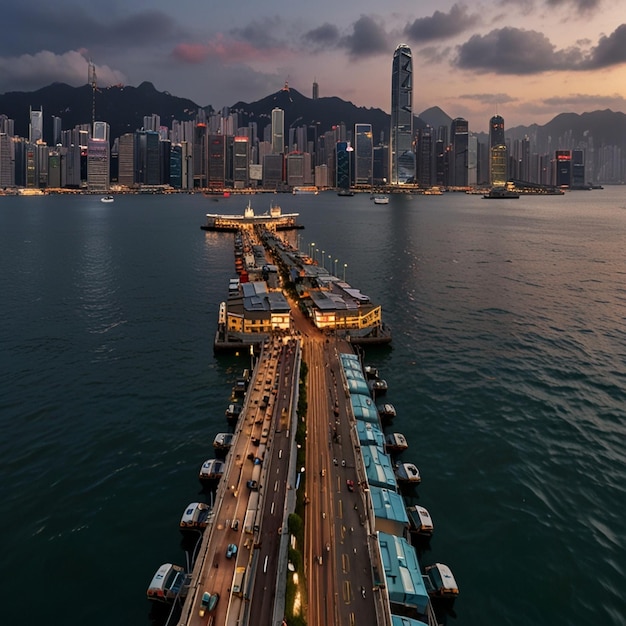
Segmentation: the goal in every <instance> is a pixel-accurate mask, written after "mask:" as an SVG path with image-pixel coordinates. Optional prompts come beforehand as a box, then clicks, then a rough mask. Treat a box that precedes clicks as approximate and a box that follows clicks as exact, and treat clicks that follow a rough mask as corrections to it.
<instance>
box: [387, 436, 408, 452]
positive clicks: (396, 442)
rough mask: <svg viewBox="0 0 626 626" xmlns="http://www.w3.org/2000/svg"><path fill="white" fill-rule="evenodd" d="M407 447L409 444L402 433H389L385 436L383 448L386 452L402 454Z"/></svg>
mask: <svg viewBox="0 0 626 626" xmlns="http://www.w3.org/2000/svg"><path fill="white" fill-rule="evenodd" d="M408 447H409V442H408V441H407V440H406V437H405V436H404V435H403V434H402V433H389V434H388V435H385V448H386V450H387V452H404V451H405V450H406V449H407V448H408Z"/></svg>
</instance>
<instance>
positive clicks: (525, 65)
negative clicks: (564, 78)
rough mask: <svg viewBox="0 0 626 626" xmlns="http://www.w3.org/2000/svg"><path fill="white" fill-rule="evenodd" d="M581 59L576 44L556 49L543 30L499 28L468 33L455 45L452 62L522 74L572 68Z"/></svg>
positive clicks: (487, 69) (473, 67)
mask: <svg viewBox="0 0 626 626" xmlns="http://www.w3.org/2000/svg"><path fill="white" fill-rule="evenodd" d="M581 61H582V53H581V51H580V50H579V49H578V48H571V49H569V50H564V51H563V50H561V51H558V50H556V48H555V46H554V45H553V44H552V43H550V40H549V39H548V38H547V37H546V36H545V35H544V34H542V33H538V32H537V31H534V30H521V29H519V28H500V29H496V30H492V31H491V32H490V33H487V34H486V35H484V36H483V35H474V36H473V37H470V39H469V40H468V41H467V42H466V43H464V44H463V45H461V46H459V47H458V51H457V58H456V61H455V64H456V65H457V66H458V67H460V68H462V69H473V70H477V71H479V72H481V71H482V72H495V73H498V74H517V75H524V74H537V73H541V72H547V71H549V70H566V69H574V68H576V67H577V66H578V65H580V63H581Z"/></svg>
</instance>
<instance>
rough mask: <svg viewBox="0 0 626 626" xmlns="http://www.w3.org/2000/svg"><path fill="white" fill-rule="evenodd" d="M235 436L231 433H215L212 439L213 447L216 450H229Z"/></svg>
mask: <svg viewBox="0 0 626 626" xmlns="http://www.w3.org/2000/svg"><path fill="white" fill-rule="evenodd" d="M234 438H235V435H233V434H232V433H217V435H215V439H213V447H214V448H215V449H216V450H225V451H226V450H230V446H231V445H232V444H233V439H234Z"/></svg>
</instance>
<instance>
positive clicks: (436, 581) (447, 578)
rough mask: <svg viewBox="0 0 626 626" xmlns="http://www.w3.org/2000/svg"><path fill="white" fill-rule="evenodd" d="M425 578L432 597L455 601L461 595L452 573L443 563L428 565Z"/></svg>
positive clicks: (427, 589)
mask: <svg viewBox="0 0 626 626" xmlns="http://www.w3.org/2000/svg"><path fill="white" fill-rule="evenodd" d="M424 578H425V580H424V582H425V583H427V585H426V591H427V592H428V595H429V596H431V597H435V598H451V599H454V598H456V597H457V596H458V595H459V587H458V585H457V584H456V580H455V579H454V576H453V575H452V571H451V570H450V568H449V567H448V566H447V565H444V564H443V563H435V564H434V565H428V566H427V567H426V576H425V577H424Z"/></svg>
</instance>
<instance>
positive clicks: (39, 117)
mask: <svg viewBox="0 0 626 626" xmlns="http://www.w3.org/2000/svg"><path fill="white" fill-rule="evenodd" d="M38 141H43V110H41V111H33V109H32V108H31V109H30V124H29V125H28V142H29V143H32V144H35V143H37V142H38Z"/></svg>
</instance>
